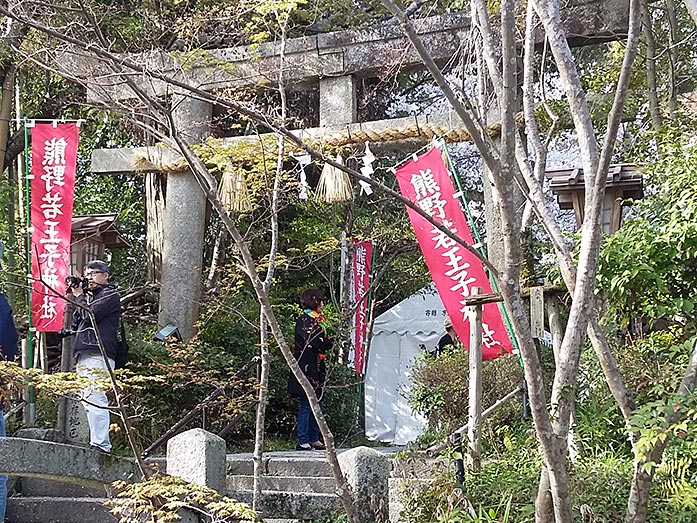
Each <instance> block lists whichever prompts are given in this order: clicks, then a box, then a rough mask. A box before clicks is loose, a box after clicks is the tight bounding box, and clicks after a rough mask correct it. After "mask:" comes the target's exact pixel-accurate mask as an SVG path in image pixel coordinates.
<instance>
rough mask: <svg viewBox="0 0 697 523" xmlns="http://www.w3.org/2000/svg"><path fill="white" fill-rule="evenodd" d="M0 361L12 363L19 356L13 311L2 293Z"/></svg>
mask: <svg viewBox="0 0 697 523" xmlns="http://www.w3.org/2000/svg"><path fill="white" fill-rule="evenodd" d="M0 349H1V350H2V352H1V353H0V359H3V360H9V361H12V360H13V359H14V357H15V355H16V354H17V329H15V323H14V321H13V320H12V309H11V308H10V304H9V303H7V299H5V296H4V295H3V294H1V293H0Z"/></svg>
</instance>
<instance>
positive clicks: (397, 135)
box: [133, 112, 524, 172]
mask: <svg viewBox="0 0 697 523" xmlns="http://www.w3.org/2000/svg"><path fill="white" fill-rule="evenodd" d="M515 120H516V124H517V125H522V124H523V122H524V116H523V113H522V112H519V113H517V114H516V116H515ZM500 132H501V124H500V123H495V124H493V125H490V126H489V127H488V128H487V129H486V133H487V135H488V136H491V137H495V136H498V135H499V134H500ZM434 137H442V138H443V139H444V140H445V141H446V142H448V143H451V142H469V141H471V140H472V137H471V136H470V134H469V133H468V132H467V131H466V130H465V129H464V128H463V127H455V128H453V127H444V126H441V125H435V124H430V123H418V121H416V122H415V123H412V124H409V125H406V126H402V127H393V128H388V129H382V130H371V129H346V130H344V131H340V132H337V133H333V134H328V135H321V136H316V137H313V138H311V139H310V140H309V143H311V144H312V145H317V146H318V147H321V146H322V145H326V146H329V147H342V146H345V145H352V144H358V143H364V142H371V143H385V142H394V141H398V140H408V139H414V138H423V139H431V138H434ZM133 168H134V170H153V169H156V170H159V171H164V172H181V171H184V170H186V168H187V164H186V161H185V160H184V158H179V159H177V160H175V161H173V162H169V163H166V164H161V163H159V162H158V161H157V160H156V159H153V158H149V157H147V155H146V154H144V153H142V152H137V153H135V155H134V159H133Z"/></svg>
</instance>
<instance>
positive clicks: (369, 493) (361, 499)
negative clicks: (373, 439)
mask: <svg viewBox="0 0 697 523" xmlns="http://www.w3.org/2000/svg"><path fill="white" fill-rule="evenodd" d="M338 459H339V464H340V465H341V470H342V471H343V473H344V475H345V476H346V480H347V481H348V484H349V486H350V487H351V493H352V494H353V501H354V504H355V506H356V516H357V520H356V521H358V522H360V523H381V522H385V521H387V520H388V508H389V507H388V501H389V500H388V497H389V485H388V479H389V476H390V459H389V458H388V457H387V456H386V455H385V454H382V453H380V452H378V451H377V450H373V449H371V448H368V447H356V448H354V449H351V450H347V451H345V452H342V453H341V454H339V455H338Z"/></svg>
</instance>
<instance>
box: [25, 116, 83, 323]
mask: <svg viewBox="0 0 697 523" xmlns="http://www.w3.org/2000/svg"><path fill="white" fill-rule="evenodd" d="M78 140H79V129H78V126H77V124H74V123H64V124H36V125H35V127H34V128H33V129H32V132H31V158H32V160H31V174H32V176H31V178H32V179H31V227H32V233H31V253H30V256H31V271H32V278H33V282H34V283H33V285H32V293H31V312H32V320H33V324H34V327H36V330H37V331H38V332H56V331H59V330H60V329H62V328H63V313H64V310H65V301H64V300H63V299H62V298H60V296H58V295H63V294H65V291H66V289H65V277H66V276H68V275H69V274H70V229H71V224H72V218H73V192H74V189H75V166H76V161H77V144H78Z"/></svg>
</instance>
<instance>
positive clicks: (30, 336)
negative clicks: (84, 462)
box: [24, 118, 36, 427]
mask: <svg viewBox="0 0 697 523" xmlns="http://www.w3.org/2000/svg"><path fill="white" fill-rule="evenodd" d="M29 159H30V153H29V121H28V119H27V118H24V180H25V182H24V183H25V185H24V201H25V207H26V231H27V238H26V240H27V320H28V324H29V329H28V330H27V351H28V358H27V360H28V365H27V368H32V367H33V366H34V325H33V318H32V310H31V291H32V279H31V193H30V191H31V183H30V178H29V172H30V169H31V167H30V165H29ZM28 392H29V398H28V399H29V401H28V404H27V416H26V422H27V426H29V427H33V426H34V424H35V421H36V403H35V401H34V386H33V385H32V384H31V381H29V386H28Z"/></svg>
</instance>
